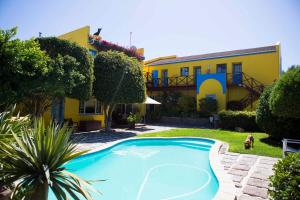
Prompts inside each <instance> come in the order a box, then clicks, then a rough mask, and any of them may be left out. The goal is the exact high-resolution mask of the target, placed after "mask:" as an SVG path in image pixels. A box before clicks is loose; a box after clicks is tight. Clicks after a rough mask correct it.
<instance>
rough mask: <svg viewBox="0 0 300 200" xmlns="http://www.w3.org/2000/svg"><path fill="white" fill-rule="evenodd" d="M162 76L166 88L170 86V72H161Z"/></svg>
mask: <svg viewBox="0 0 300 200" xmlns="http://www.w3.org/2000/svg"><path fill="white" fill-rule="evenodd" d="M161 76H162V84H163V86H164V87H167V86H168V83H169V82H168V70H166V69H164V70H162V72H161Z"/></svg>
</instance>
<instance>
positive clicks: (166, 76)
mask: <svg viewBox="0 0 300 200" xmlns="http://www.w3.org/2000/svg"><path fill="white" fill-rule="evenodd" d="M280 59H281V57H280V44H279V43H278V44H276V45H272V46H265V47H258V48H251V49H241V50H233V51H226V52H218V53H209V54H202V55H194V56H185V57H177V56H167V57H159V58H155V59H152V60H148V61H145V66H144V72H145V77H146V83H147V94H148V95H149V96H154V97H155V96H156V95H158V94H161V93H163V92H165V93H167V92H170V91H179V92H181V93H182V94H183V95H190V96H193V97H195V99H196V100H197V102H199V100H200V99H202V98H205V97H212V98H215V99H216V100H217V102H218V110H222V109H227V108H231V107H232V106H233V105H234V106H235V107H237V108H238V109H249V110H252V109H254V108H255V105H256V101H257V100H258V97H259V96H260V94H261V93H262V91H263V88H264V87H265V86H267V85H271V84H272V83H273V82H274V81H276V80H278V79H279V77H280V72H281V61H280ZM198 104H199V103H197V108H198V110H199V105H198Z"/></svg>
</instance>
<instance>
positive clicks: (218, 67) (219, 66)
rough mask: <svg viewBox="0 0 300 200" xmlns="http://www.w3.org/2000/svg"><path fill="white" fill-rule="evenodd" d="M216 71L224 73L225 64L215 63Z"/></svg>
mask: <svg viewBox="0 0 300 200" xmlns="http://www.w3.org/2000/svg"><path fill="white" fill-rule="evenodd" d="M217 73H226V64H217Z"/></svg>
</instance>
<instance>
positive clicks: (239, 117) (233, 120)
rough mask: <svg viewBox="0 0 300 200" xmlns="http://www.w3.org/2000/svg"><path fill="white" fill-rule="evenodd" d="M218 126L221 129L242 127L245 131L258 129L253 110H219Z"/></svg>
mask: <svg viewBox="0 0 300 200" xmlns="http://www.w3.org/2000/svg"><path fill="white" fill-rule="evenodd" d="M219 116H220V122H219V126H220V128H222V129H228V130H235V128H237V127H239V128H243V129H244V130H245V131H259V130H260V129H259V127H258V126H257V124H256V122H255V116H256V113H255V111H232V110H228V111H221V112H219Z"/></svg>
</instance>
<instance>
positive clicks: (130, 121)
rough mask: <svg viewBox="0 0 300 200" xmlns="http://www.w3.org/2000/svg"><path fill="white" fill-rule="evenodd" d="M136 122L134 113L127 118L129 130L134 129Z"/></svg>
mask: <svg viewBox="0 0 300 200" xmlns="http://www.w3.org/2000/svg"><path fill="white" fill-rule="evenodd" d="M136 121H137V117H136V115H135V114H134V113H130V114H129V115H128V117H127V122H128V125H129V128H130V129H134V128H135V123H136Z"/></svg>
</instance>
